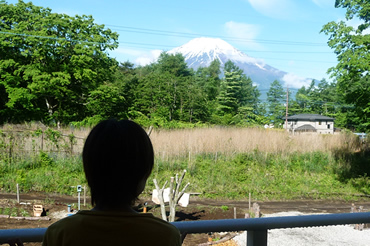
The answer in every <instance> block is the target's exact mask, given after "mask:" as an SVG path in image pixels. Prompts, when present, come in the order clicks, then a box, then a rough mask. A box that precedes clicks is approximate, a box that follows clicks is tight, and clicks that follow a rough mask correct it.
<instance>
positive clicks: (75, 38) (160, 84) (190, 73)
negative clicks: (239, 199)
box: [0, 0, 370, 131]
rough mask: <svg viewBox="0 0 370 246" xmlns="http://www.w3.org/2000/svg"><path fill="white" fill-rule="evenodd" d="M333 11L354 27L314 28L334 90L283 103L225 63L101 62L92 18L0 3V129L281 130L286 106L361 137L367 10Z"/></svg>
mask: <svg viewBox="0 0 370 246" xmlns="http://www.w3.org/2000/svg"><path fill="white" fill-rule="evenodd" d="M336 7H344V8H347V16H346V17H347V18H348V19H351V18H354V17H357V18H359V19H360V20H362V21H363V24H361V25H359V26H358V27H357V28H354V27H350V26H347V24H346V23H345V22H338V23H336V22H330V23H328V24H327V25H325V26H324V27H323V29H322V32H324V33H325V34H327V35H329V41H328V45H329V46H330V47H331V48H333V49H334V52H335V53H336V54H337V57H338V65H337V66H336V67H334V68H332V69H331V70H330V73H331V75H332V77H333V79H334V80H333V81H332V82H329V81H326V80H325V79H322V80H321V81H317V80H313V81H312V83H311V85H309V86H306V87H302V88H300V89H299V90H297V91H296V92H293V91H292V90H289V92H288V93H287V90H286V88H284V87H283V84H282V83H281V81H278V80H275V81H271V86H270V89H269V91H268V92H267V93H266V94H262V93H261V92H260V91H259V90H258V87H257V86H256V85H255V83H254V81H252V80H251V78H250V77H248V75H246V74H245V73H244V71H243V70H241V69H240V68H239V67H237V66H236V65H235V64H234V63H233V62H232V61H228V62H226V63H225V64H221V63H220V61H218V60H215V61H213V62H212V63H211V64H210V65H209V66H208V67H200V68H198V69H197V70H193V69H191V68H189V67H188V66H187V64H186V61H185V58H184V57H183V56H182V55H181V54H168V53H166V52H163V53H162V54H161V55H160V57H159V59H158V60H157V61H156V62H154V63H152V64H149V65H147V66H135V65H134V64H133V63H131V62H130V61H126V62H121V63H119V62H118V61H116V60H115V59H114V58H112V57H110V55H109V51H111V50H114V49H115V48H117V47H118V45H119V44H118V34H117V33H115V32H113V31H112V30H110V29H108V28H105V26H104V25H99V24H97V23H95V21H94V19H93V17H92V16H86V15H82V16H78V15H76V16H74V17H71V16H68V15H66V14H58V13H53V12H52V10H51V9H49V8H44V7H39V6H35V5H33V4H32V3H31V2H29V3H25V2H23V1H19V2H18V3H17V4H7V3H6V2H5V1H3V0H0V124H4V123H23V122H30V121H40V122H42V123H44V124H47V125H53V124H55V125H60V124H62V125H70V124H73V125H91V124H95V123H97V122H98V121H100V120H102V119H107V118H126V119H127V118H129V119H133V120H136V121H137V122H139V123H140V124H142V125H144V126H149V125H153V126H161V127H170V128H173V127H185V126H188V127H192V126H195V125H210V124H215V125H240V126H256V125H259V126H262V125H265V124H274V125H275V127H282V125H283V117H284V116H285V111H286V106H288V113H289V115H294V114H299V113H314V114H323V115H326V116H330V117H334V118H335V120H336V126H337V127H340V128H348V129H351V130H357V131H366V130H369V129H370V123H368V120H367V119H368V117H369V116H370V104H369V99H368V98H370V94H369V93H370V88H369V86H370V84H369V74H368V71H369V66H370V65H369V62H368V61H369V52H368V49H369V40H370V39H369V34H366V32H365V30H368V27H369V16H368V14H366V13H368V12H369V9H368V8H369V6H368V5H366V4H365V3H363V1H344V0H343V1H336ZM262 95H265V98H264V97H263V96H262ZM287 98H288V104H286V103H287Z"/></svg>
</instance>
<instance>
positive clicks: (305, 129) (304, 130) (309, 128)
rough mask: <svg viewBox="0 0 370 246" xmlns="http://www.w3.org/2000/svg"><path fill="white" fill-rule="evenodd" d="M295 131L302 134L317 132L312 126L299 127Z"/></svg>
mask: <svg viewBox="0 0 370 246" xmlns="http://www.w3.org/2000/svg"><path fill="white" fill-rule="evenodd" d="M294 131H302V132H310V131H314V132H316V131H317V129H316V128H315V127H313V126H312V125H309V124H305V125H303V126H300V127H297V128H296V129H294Z"/></svg>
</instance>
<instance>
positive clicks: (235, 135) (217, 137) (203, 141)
mask: <svg viewBox="0 0 370 246" xmlns="http://www.w3.org/2000/svg"><path fill="white" fill-rule="evenodd" d="M150 137H151V140H152V142H153V146H154V148H155V152H156V154H157V157H160V158H166V157H174V156H177V157H179V156H182V157H184V156H189V154H190V155H197V154H203V153H219V154H224V155H232V154H235V153H245V152H252V151H256V150H258V151H261V152H267V153H287V154H289V153H292V152H300V153H305V152H313V151H322V152H328V151H333V150H335V149H347V150H349V151H355V150H356V149H357V148H358V147H359V145H358V141H357V138H356V136H354V135H352V134H335V135H320V134H296V135H291V134H289V133H287V132H286V131H284V130H271V129H269V130H266V129H261V128H206V129H205V128H198V129H182V130H158V129H157V130H154V131H153V132H152V133H151V136H150Z"/></svg>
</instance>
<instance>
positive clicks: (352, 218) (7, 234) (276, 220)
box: [0, 212, 370, 244]
mask: <svg viewBox="0 0 370 246" xmlns="http://www.w3.org/2000/svg"><path fill="white" fill-rule="evenodd" d="M362 223H370V212H366V213H343V214H317V215H302V216H284V217H263V218H250V219H224V220H200V221H184V222H172V224H173V225H174V226H176V227H177V228H178V229H179V230H180V232H181V233H184V232H186V233H188V234H192V233H208V232H226V231H264V230H271V229H282V228H296V227H314V226H333V225H345V224H362ZM46 229H47V228H31V229H6V230H0V244H3V243H6V242H7V241H8V240H9V239H14V238H19V239H21V240H22V241H23V242H41V241H42V238H43V236H44V234H45V231H46Z"/></svg>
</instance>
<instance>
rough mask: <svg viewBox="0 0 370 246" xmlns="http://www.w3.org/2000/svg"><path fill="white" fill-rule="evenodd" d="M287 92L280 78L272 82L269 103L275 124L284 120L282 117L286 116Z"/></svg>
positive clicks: (271, 117)
mask: <svg viewBox="0 0 370 246" xmlns="http://www.w3.org/2000/svg"><path fill="white" fill-rule="evenodd" d="M285 102H286V92H285V91H284V88H283V86H282V85H281V83H280V82H279V81H278V80H274V82H272V83H271V85H270V89H269V91H268V92H267V103H268V107H269V115H270V119H271V120H272V121H274V123H275V124H277V123H281V122H282V120H281V119H282V117H283V116H285V106H284V103H285Z"/></svg>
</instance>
